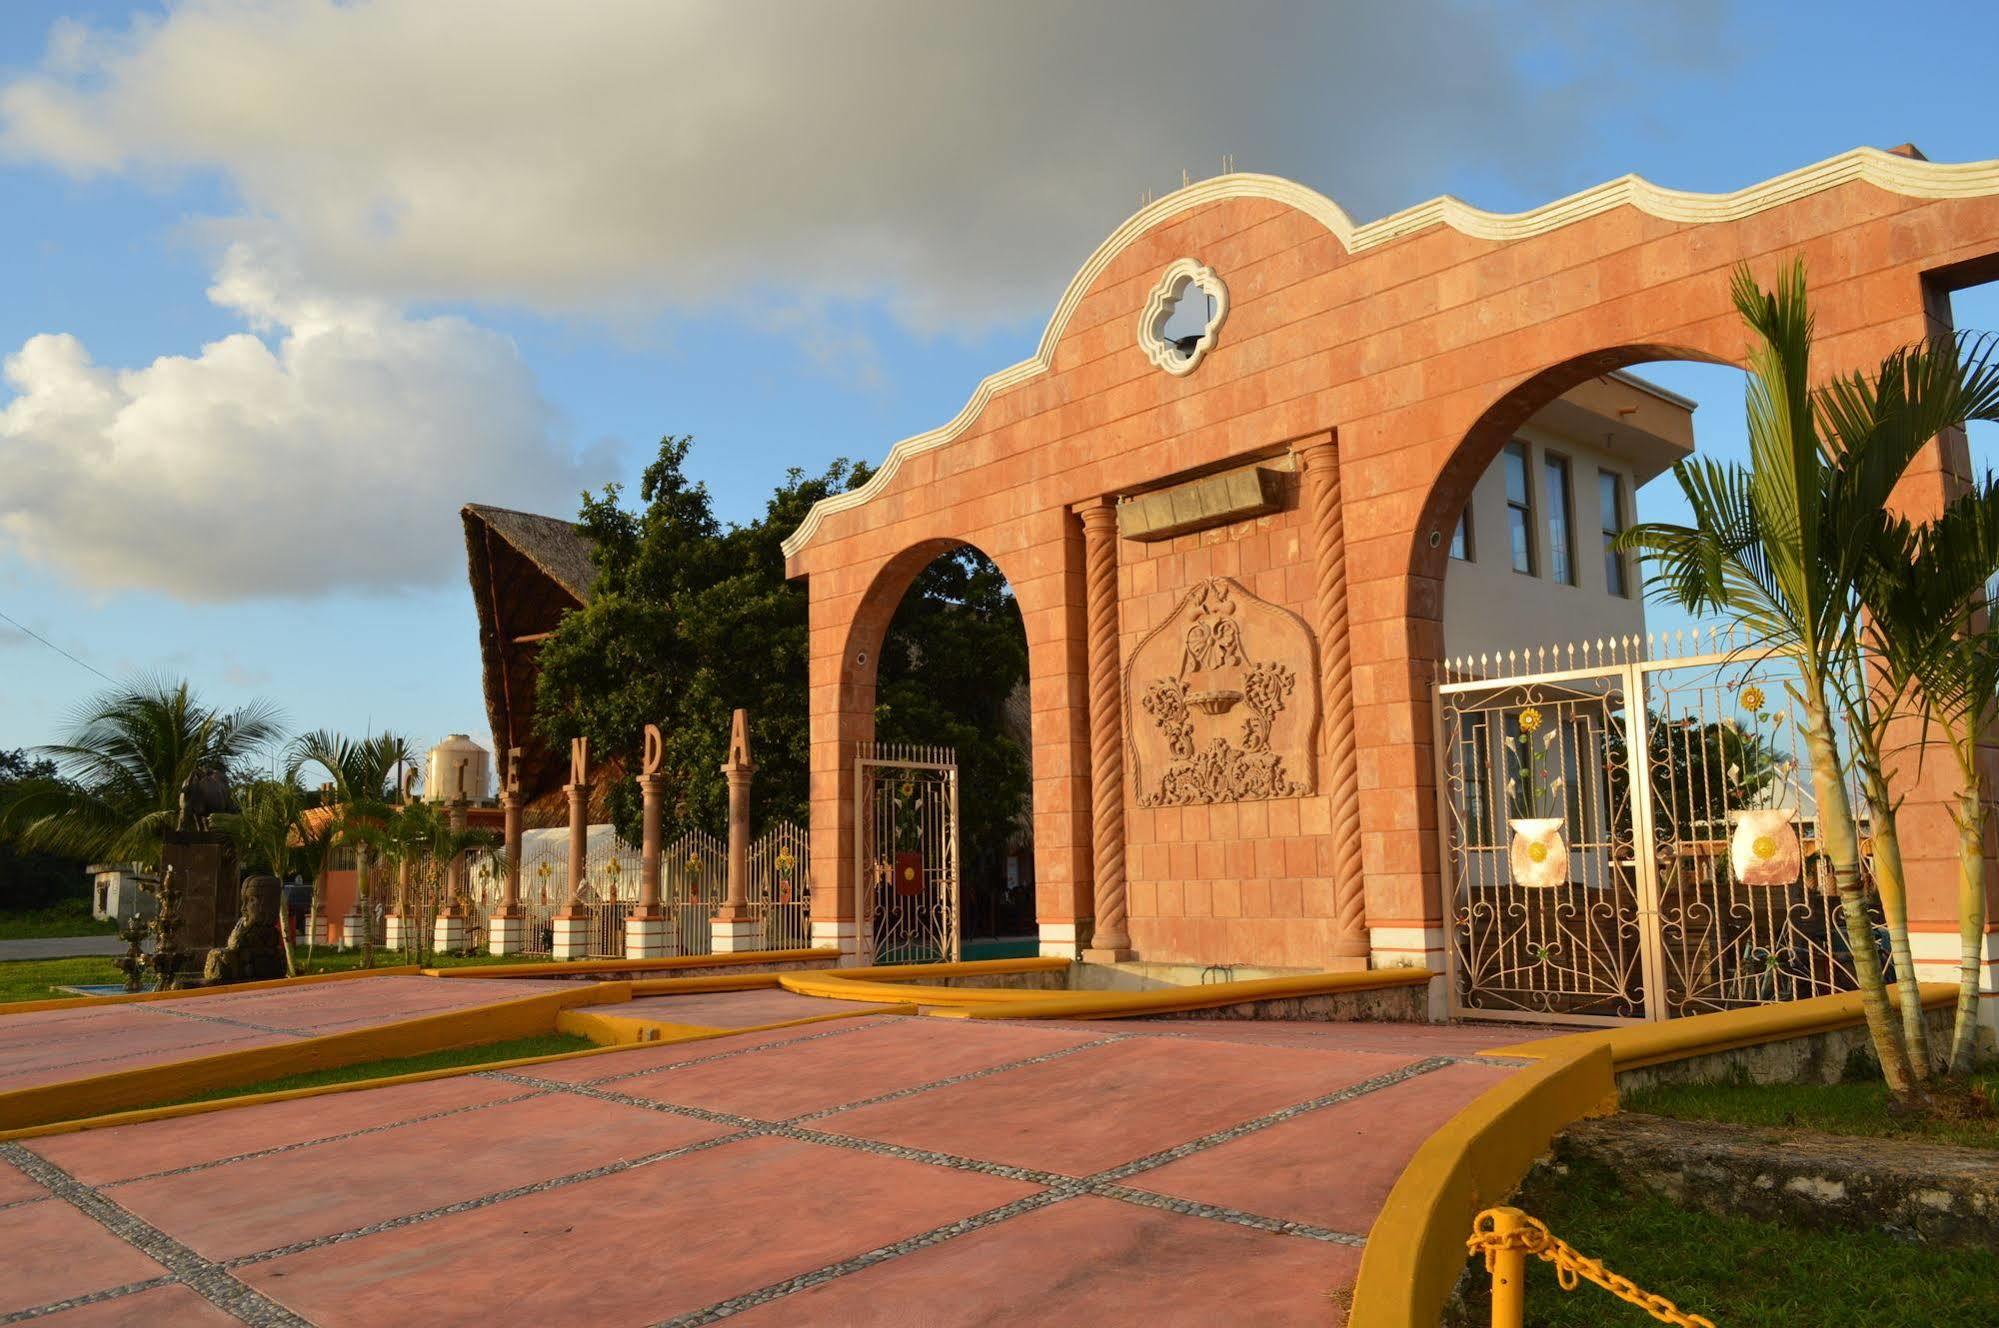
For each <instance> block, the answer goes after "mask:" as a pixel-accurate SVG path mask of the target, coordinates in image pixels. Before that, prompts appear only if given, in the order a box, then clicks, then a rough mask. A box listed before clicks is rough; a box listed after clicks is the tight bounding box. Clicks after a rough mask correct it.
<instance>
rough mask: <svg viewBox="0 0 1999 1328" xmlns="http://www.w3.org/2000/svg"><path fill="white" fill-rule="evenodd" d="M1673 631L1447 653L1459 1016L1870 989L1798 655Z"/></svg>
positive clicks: (1519, 1015)
mask: <svg viewBox="0 0 1999 1328" xmlns="http://www.w3.org/2000/svg"><path fill="white" fill-rule="evenodd" d="M1652 644H1653V646H1654V647H1655V648H1653V649H1651V650H1648V649H1647V643H1644V642H1640V641H1639V640H1638V639H1636V638H1627V639H1625V640H1622V641H1618V642H1612V643H1609V644H1607V645H1606V644H1605V643H1602V642H1599V643H1597V644H1596V645H1595V646H1594V647H1587V646H1585V647H1571V648H1569V649H1568V650H1567V651H1566V652H1557V651H1545V650H1544V651H1539V652H1534V653H1533V654H1532V655H1531V656H1530V657H1526V658H1523V657H1521V656H1519V655H1508V656H1502V657H1498V658H1481V659H1462V660H1456V661H1452V662H1451V663H1450V664H1449V665H1447V666H1446V669H1445V672H1444V674H1443V680H1442V681H1441V682H1440V683H1439V684H1438V687H1437V697H1436V700H1437V706H1436V714H1437V757H1438V766H1439V770H1438V774H1439V778H1438V801H1439V813H1440V815H1439V821H1440V834H1441V835H1442V838H1443V841H1444V842H1443V849H1444V870H1445V889H1446V893H1447V905H1448V907H1447V914H1448V921H1449V926H1450V943H1449V946H1448V947H1447V950H1446V956H1447V958H1446V963H1447V967H1448V970H1449V973H1448V976H1449V979H1450V987H1451V1012H1452V1013H1453V1014H1454V1015H1456V1016H1460V1017H1469V1018H1481V1017H1482V1018H1499V1019H1526V1020H1547V1021H1553V1022H1561V1023H1624V1022H1629V1021H1634V1020H1656V1019H1668V1018H1673V1017H1677V1016H1680V1015H1689V1014H1704V1013H1707V1012H1710V1011H1714V1010H1724V1009H1731V1008H1735V1007H1738V1006H1744V1005H1756V1004H1761V1003H1763V1002H1767V1001H1773V1000H1787V999H1792V998H1798V997H1805V996H1818V995H1824V994H1827V993H1830V992H1835V991H1845V990H1850V989H1851V988H1852V986H1853V972H1852V961H1851V951H1850V950H1849V949H1848V946H1847V937H1846V931H1845V928H1844V924H1843V920H1842V918H1841V915H1840V911H1839V901H1838V899H1837V898H1836V896H1835V895H1834V894H1833V892H1832V887H1831V881H1830V873H1829V871H1827V870H1825V869H1824V864H1823V862H1822V860H1821V858H1820V856H1819V853H1818V825H1817V812H1816V806H1815V799H1814V796H1813V793H1812V779H1811V771H1810V767H1809V762H1808V758H1807V753H1806V748H1805V744H1804V741H1803V735H1802V733H1801V732H1800V730H1799V724H1798V719H1799V715H1798V709H1797V706H1796V704H1795V702H1794V701H1793V699H1792V696H1791V693H1790V691H1789V686H1788V685H1789V684H1791V683H1793V682H1794V681H1795V679H1796V676H1797V674H1796V669H1795V666H1794V665H1793V664H1792V662H1791V661H1790V660H1789V659H1788V658H1786V657H1783V656H1775V655H1768V654H1763V653H1751V652H1747V651H1743V650H1736V649H1730V648H1728V647H1729V644H1730V643H1729V642H1728V641H1727V639H1726V638H1723V637H1716V636H1710V637H1709V638H1708V639H1707V640H1706V642H1705V643H1703V642H1701V641H1700V640H1699V639H1698V638H1697V639H1696V640H1695V642H1694V646H1695V650H1694V652H1692V653H1687V654H1669V653H1667V652H1666V651H1665V650H1661V649H1658V648H1656V647H1657V646H1658V644H1659V643H1657V642H1654V643H1652ZM1679 644H1680V645H1682V646H1684V645H1685V640H1684V638H1679ZM1703 644H1705V645H1706V646H1707V647H1708V648H1707V649H1705V650H1702V649H1701V648H1700V647H1701V646H1702V645H1703ZM1842 737H1843V735H1842ZM1854 805H1855V807H1856V808H1858V807H1859V806H1860V803H1859V802H1858V800H1857V799H1856V800H1855V802H1854ZM1549 828H1552V834H1551V833H1550V830H1549ZM1858 829H1859V831H1860V836H1861V843H1862V846H1863V850H1864V849H1865V847H1866V846H1867V827H1866V825H1865V823H1864V820H1863V822H1862V823H1861V824H1860V825H1859V826H1858ZM1870 902H1871V901H1870ZM1877 913H1878V910H1877ZM1876 922H1877V927H1876V930H1877V934H1878V933H1879V930H1880V929H1879V926H1878V922H1879V919H1878V916H1877V918H1876Z"/></svg>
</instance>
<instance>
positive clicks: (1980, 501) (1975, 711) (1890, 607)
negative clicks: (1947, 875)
mask: <svg viewBox="0 0 1999 1328" xmlns="http://www.w3.org/2000/svg"><path fill="white" fill-rule="evenodd" d="M1882 562H1883V567H1882V575H1881V576H1880V578H1878V579H1877V580H1876V581H1875V582H1874V583H1873V584H1872V585H1871V586H1870V587H1869V593H1868V597H1867V603H1868V611H1869V614H1870V617H1871V628H1872V633H1873V637H1874V639H1875V640H1876V641H1877V642H1878V643H1879V644H1878V647H1877V650H1878V653H1879V654H1880V655H1882V656H1884V657H1886V658H1887V659H1888V660H1889V661H1890V665H1891V667H1894V668H1896V669H1898V670H1900V671H1902V672H1906V673H1908V674H1909V675H1911V676H1912V677H1913V678H1914V679H1915V680H1916V683H1917V684H1918V686H1919V688H1920V695H1921V699H1922V704H1923V707H1924V714H1925V716H1926V718H1927V719H1928V720H1929V722H1930V723H1932V724H1934V725H1936V727H1937V728H1939V729H1941V730H1942V732H1943V735H1944V740H1945V743H1946V745H1947V746H1948V747H1949V749H1950V753H1951V758H1952V761H1953V763H1954V764H1955V766H1956V768H1957V776H1958V779H1959V787H1958V805H1957V807H1956V809H1955V811H1954V813H1953V819H1954V820H1955V821H1956V823H1957V835H1958V933H1959V940H1960V942H1961V951H1960V960H1959V966H1958V991H1957V1016H1956V1023H1955V1026H1954V1027H1953V1029H1952V1036H1951V1047H1950V1057H1949V1067H1950V1073H1951V1074H1953V1075H1964V1074H1967V1073H1969V1071H1970V1069H1971V1060H1972V1054H1973V1052H1974V1050H1975V1049H1976V1045H1977V1035H1978V1001H1979V993H1978V987H1979V971H1980V967H1981V963H1982V960H1983V958H1984V955H1983V950H1984V943H1985V838H1984V828H1985V822H1984V811H1983V808H1984V800H1985V794H1986V788H1985V777H1984V772H1983V770H1982V769H1981V768H1980V766H1979V761H1978V748H1979V739H1980V737H1981V736H1982V735H1983V734H1984V733H1985V732H1986V731H1987V730H1988V728H1989V726H1990V725H1991V724H1993V723H1994V722H1995V721H1999V626H1995V623H1999V618H1995V616H1994V615H1995V613H1999V595H1995V582H1994V577H1995V576H1999V479H1994V478H1992V477H1989V476H1988V477H1987V478H1986V479H1985V481H1984V482H1983V484H1982V486H1981V487H1980V488H1979V489H1978V490H1977V491H1975V492H1973V493H1969V494H1966V495H1964V496H1963V497H1961V498H1959V499H1958V500H1957V501H1956V502H1954V503H1952V504H1951V506H1950V507H1949V508H1947V509H1946V510H1945V511H1944V513H1943V515H1942V516H1941V517H1940V518H1938V519H1937V520H1936V521H1935V522H1933V523H1930V524H1929V525H1927V526H1923V527H1915V526H1912V525H1910V524H1909V523H1908V522H1906V521H1903V522H1897V523H1896V524H1895V526H1894V528H1893V530H1892V532H1891V534H1890V537H1889V539H1888V540H1887V541H1885V542H1884V546H1883V549H1882Z"/></svg>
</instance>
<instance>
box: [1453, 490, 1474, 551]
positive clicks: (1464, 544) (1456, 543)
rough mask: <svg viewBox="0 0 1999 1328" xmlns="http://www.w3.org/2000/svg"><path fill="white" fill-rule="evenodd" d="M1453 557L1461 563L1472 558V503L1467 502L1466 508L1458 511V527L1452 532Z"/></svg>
mask: <svg viewBox="0 0 1999 1328" xmlns="http://www.w3.org/2000/svg"><path fill="white" fill-rule="evenodd" d="M1451 557H1453V558H1455V559H1457V560H1458V561H1459V562H1461V563H1468V562H1470V561H1471V560H1472V551H1471V504H1470V503H1466V504H1465V510H1464V511H1462V512H1460V513H1458V528H1457V529H1456V530H1453V531H1452V532H1451Z"/></svg>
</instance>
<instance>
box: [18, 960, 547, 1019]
mask: <svg viewBox="0 0 1999 1328" xmlns="http://www.w3.org/2000/svg"><path fill="white" fill-rule="evenodd" d="M522 959H523V956H520V955H511V956H508V957H507V958H506V959H504V960H502V959H497V958H495V957H493V956H492V955H483V954H481V955H437V956H435V957H433V958H432V960H431V963H430V966H431V967H432V968H461V967H475V966H480V965H486V964H499V963H519V962H521V961H522ZM298 961H299V965H300V972H301V973H306V974H311V973H340V972H346V971H348V970H350V969H356V968H359V967H361V956H360V955H359V954H356V953H352V952H343V951H339V950H322V951H319V952H318V953H317V954H315V955H314V956H313V957H312V958H311V959H310V960H309V961H308V960H307V958H306V953H305V951H303V950H300V951H299V952H298ZM401 963H402V957H401V956H400V955H398V954H397V953H395V951H393V950H377V951H376V952H375V966H376V967H377V968H392V967H395V966H397V965H399V964H401ZM124 980H125V975H124V974H123V973H121V972H119V971H118V967H117V964H116V962H115V961H114V960H112V959H110V958H108V957H105V958H90V959H14V960H8V961H5V962H0V1005H4V1004H6V1003H8V1002H10V1001H46V1000H54V999H59V998H63V997H67V996H69V995H70V994H71V993H69V992H66V991H57V990H56V988H57V987H68V986H84V985H89V984H93V983H103V982H123V981H124Z"/></svg>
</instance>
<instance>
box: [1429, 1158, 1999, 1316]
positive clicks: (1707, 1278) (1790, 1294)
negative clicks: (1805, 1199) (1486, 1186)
mask: <svg viewBox="0 0 1999 1328" xmlns="http://www.w3.org/2000/svg"><path fill="white" fill-rule="evenodd" d="M1514 1202H1515V1206H1517V1207H1519V1208H1521V1209H1524V1210H1525V1211H1526V1212H1528V1213H1530V1214H1532V1215H1533V1216H1535V1217H1537V1218H1539V1219H1541V1220H1542V1221H1543V1222H1545V1223H1547V1224H1548V1228H1549V1229H1550V1230H1551V1231H1553V1232H1554V1234H1555V1235H1557V1236H1559V1237H1561V1238H1562V1239H1563V1240H1565V1241H1567V1242H1568V1243H1569V1244H1570V1245H1571V1246H1573V1247H1574V1248H1575V1249H1576V1250H1577V1251H1579V1252H1580V1253H1582V1254H1585V1255H1588V1256H1589V1257H1591V1258H1595V1259H1601V1260H1602V1261H1603V1262H1604V1263H1605V1264H1607V1265H1608V1266H1609V1267H1610V1269H1611V1271H1613V1272H1616V1273H1621V1274H1623V1275H1624V1276H1626V1277H1628V1278H1630V1279H1632V1280H1633V1281H1634V1282H1636V1283H1637V1284H1638V1285H1639V1286H1641V1287H1643V1288H1644V1289H1645V1290H1647V1291H1650V1292H1654V1293H1655V1294H1658V1295H1661V1296H1665V1297H1666V1298H1667V1299H1669V1300H1671V1301H1672V1302H1673V1303H1674V1304H1676V1305H1678V1306H1679V1307H1680V1309H1681V1310H1682V1311H1683V1312H1686V1313H1692V1314H1703V1315H1706V1316H1707V1317H1708V1318H1710V1319H1712V1320H1713V1321H1714V1322H1715V1323H1716V1324H1717V1325H1719V1328H1801V1326H1802V1325H1810V1326H1811V1328H1992V1325H1993V1324H1995V1323H1999V1260H1995V1259H1994V1258H1993V1257H1992V1255H1991V1254H1990V1253H1989V1252H1986V1251H1979V1250H1969V1249H1961V1250H1948V1249H1938V1248H1934V1247H1931V1246H1925V1245H1911V1244H1904V1243H1903V1242H1901V1241H1897V1240H1893V1239H1890V1238H1889V1237H1887V1236H1883V1235H1877V1234H1874V1233H1871V1232H1870V1233H1858V1232H1850V1233H1846V1232H1823V1231H1819V1232H1807V1231H1799V1230H1794V1229H1792V1228H1790V1227H1784V1226H1779V1225H1776V1224H1774V1223H1770V1222H1758V1221H1752V1220H1750V1219H1747V1218H1720V1217H1709V1216H1707V1215H1705V1214H1702V1213H1696V1212H1690V1211H1688V1210H1686V1209H1683V1208H1680V1207H1678V1206H1676V1205H1674V1204H1672V1203H1668V1202H1666V1201H1665V1200H1663V1199H1656V1198H1653V1197H1651V1196H1649V1195H1646V1194H1640V1193H1636V1192H1626V1191H1624V1190H1623V1189H1622V1188H1621V1187H1620V1185H1619V1183H1618V1179H1617V1176H1616V1175H1615V1173H1613V1172H1611V1171H1609V1170H1608V1169H1605V1168H1601V1167H1596V1166H1589V1167H1575V1168H1571V1169H1570V1171H1569V1172H1568V1174H1567V1175H1566V1176H1562V1177H1555V1176H1552V1175H1550V1174H1549V1173H1547V1172H1545V1171H1544V1172H1537V1173H1536V1174H1535V1176H1534V1178H1533V1179H1531V1180H1530V1182H1529V1184H1528V1186H1527V1187H1526V1188H1525V1189H1523V1190H1522V1192H1521V1194H1520V1196H1519V1198H1517V1199H1516V1200H1515V1201H1514ZM1471 1266H1472V1268H1473V1269H1474V1271H1473V1275H1472V1281H1471V1283H1470V1284H1471V1285H1472V1286H1474V1287H1476V1291H1475V1293H1474V1294H1473V1296H1472V1297H1471V1303H1470V1304H1469V1305H1467V1306H1464V1307H1461V1309H1462V1312H1461V1313H1459V1314H1454V1315H1452V1316H1451V1317H1450V1318H1449V1319H1448V1322H1450V1323H1451V1324H1452V1325H1453V1328H1471V1326H1472V1325H1480V1326H1481V1328H1482V1325H1484V1324H1486V1323H1487V1322H1489V1321H1490V1313H1491V1311H1490V1308H1489V1302H1488V1301H1487V1299H1486V1289H1487V1287H1488V1286H1489V1283H1488V1281H1487V1278H1486V1273H1485V1267H1484V1264H1483V1261H1480V1260H1474V1261H1472V1264H1471ZM1527 1322H1528V1323H1529V1324H1531V1325H1534V1328H1638V1326H1639V1325H1641V1324H1649V1323H1652V1322H1653V1320H1652V1319H1651V1318H1650V1317H1649V1316H1647V1315H1646V1313H1645V1312H1644V1311H1643V1310H1641V1309H1638V1308H1637V1307H1636V1306H1632V1305H1627V1304H1625V1303H1624V1302H1622V1301H1620V1300H1618V1299H1616V1298H1615V1297H1613V1296H1612V1295H1611V1294H1610V1293H1609V1292H1607V1291H1603V1290H1600V1289H1598V1288H1597V1287H1595V1286H1592V1285H1590V1284H1589V1283H1587V1282H1585V1283H1583V1284H1582V1285H1581V1286H1580V1287H1578V1288H1577V1289H1576V1290H1575V1291H1573V1292H1564V1291H1562V1290H1561V1289H1560V1288H1559V1287H1558V1286H1556V1284H1555V1270H1554V1268H1553V1267H1552V1266H1551V1265H1549V1264H1545V1263H1542V1262H1540V1261H1539V1260H1537V1259H1530V1260H1529V1261H1528V1277H1527Z"/></svg>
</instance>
